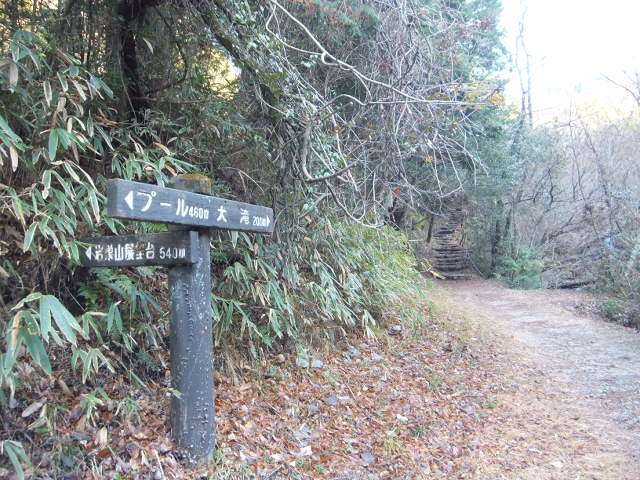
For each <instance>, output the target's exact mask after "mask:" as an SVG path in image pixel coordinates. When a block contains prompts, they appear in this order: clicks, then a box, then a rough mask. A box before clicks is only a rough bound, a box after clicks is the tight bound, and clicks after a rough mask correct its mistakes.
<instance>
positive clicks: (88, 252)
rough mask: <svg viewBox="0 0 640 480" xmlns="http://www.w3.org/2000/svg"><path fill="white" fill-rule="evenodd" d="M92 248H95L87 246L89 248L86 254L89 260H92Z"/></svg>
mask: <svg viewBox="0 0 640 480" xmlns="http://www.w3.org/2000/svg"><path fill="white" fill-rule="evenodd" d="M92 248H93V247H89V248H87V250H86V252H85V254H86V255H87V258H88V259H89V260H91V249H92Z"/></svg>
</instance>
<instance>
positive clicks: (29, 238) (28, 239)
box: [22, 222, 38, 252]
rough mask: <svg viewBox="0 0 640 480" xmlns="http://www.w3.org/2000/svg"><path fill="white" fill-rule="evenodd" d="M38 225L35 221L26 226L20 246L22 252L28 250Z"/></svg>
mask: <svg viewBox="0 0 640 480" xmlns="http://www.w3.org/2000/svg"><path fill="white" fill-rule="evenodd" d="M37 226H38V224H37V223H35V222H34V223H32V224H31V226H30V227H29V228H28V230H27V233H25V235H24V245H23V246H22V250H23V251H24V252H26V251H28V250H29V247H31V243H32V242H33V236H34V234H35V233H36V227H37Z"/></svg>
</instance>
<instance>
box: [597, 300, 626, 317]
mask: <svg viewBox="0 0 640 480" xmlns="http://www.w3.org/2000/svg"><path fill="white" fill-rule="evenodd" d="M602 311H603V312H604V314H605V315H606V316H607V317H608V318H611V319H614V318H615V317H616V316H617V315H619V314H621V313H622V312H624V307H623V306H622V305H621V304H620V302H618V301H616V300H611V299H610V300H607V301H606V302H604V303H603V304H602Z"/></svg>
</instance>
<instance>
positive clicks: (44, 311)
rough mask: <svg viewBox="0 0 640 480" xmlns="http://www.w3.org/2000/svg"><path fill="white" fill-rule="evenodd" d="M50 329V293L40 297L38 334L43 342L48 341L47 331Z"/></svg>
mask: <svg viewBox="0 0 640 480" xmlns="http://www.w3.org/2000/svg"><path fill="white" fill-rule="evenodd" d="M50 331H51V305H50V295H45V296H43V297H41V298H40V335H42V338H43V339H44V341H45V342H48V341H49V332H50Z"/></svg>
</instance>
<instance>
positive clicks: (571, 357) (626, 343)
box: [439, 279, 640, 479]
mask: <svg viewBox="0 0 640 480" xmlns="http://www.w3.org/2000/svg"><path fill="white" fill-rule="evenodd" d="M439 289H440V290H441V291H443V292H445V298H446V300H448V304H449V305H450V308H451V310H452V311H455V312H458V313H463V314H464V315H465V316H467V318H469V319H472V321H474V322H475V321H477V320H480V322H482V326H483V330H484V331H486V332H489V334H491V335H496V336H498V337H501V338H503V339H506V341H505V342H504V345H503V348H505V350H506V353H507V356H508V361H510V362H512V366H513V369H512V370H513V371H512V374H515V375H516V378H517V382H515V383H514V384H515V385H517V388H516V389H515V390H516V392H515V393H514V394H513V395H512V396H511V398H510V399H507V398H504V399H503V401H506V402H511V403H513V405H515V406H514V408H513V411H512V412H511V413H513V414H515V416H516V417H517V418H520V420H521V421H522V422H523V423H522V424H521V425H520V426H519V430H520V432H518V425H516V424H517V423H518V422H517V421H516V422H514V425H512V431H511V434H512V435H514V436H518V435H520V439H521V441H524V442H525V443H529V444H530V445H540V444H542V445H543V447H540V446H529V447H528V448H526V450H523V458H524V457H528V458H531V457H535V456H536V455H537V454H539V453H540V454H541V453H542V451H545V449H546V450H549V451H550V455H549V458H548V460H552V459H553V456H554V455H555V456H559V455H560V456H562V457H564V459H563V460H558V461H556V462H551V464H552V465H556V466H557V467H558V471H557V472H556V473H555V475H550V476H549V475H548V470H547V473H546V474H544V475H541V473H540V471H537V470H535V469H533V470H531V471H529V473H528V474H527V472H526V468H523V469H522V470H521V471H520V473H519V474H517V476H515V477H508V476H507V477H505V478H594V479H596V478H598V479H601V478H611V479H615V478H629V479H640V334H639V333H638V332H636V331H634V330H631V329H628V328H624V327H621V326H618V325H614V324H610V323H607V322H604V321H603V320H600V319H597V318H591V316H589V315H588V314H585V313H580V312H579V310H578V308H577V307H578V306H579V305H582V304H584V303H585V302H588V301H589V297H587V296H586V295H585V294H582V293H580V292H574V291H548V290H540V291H517V290H509V289H506V288H504V287H502V286H500V285H499V284H498V283H497V282H490V281H484V280H477V279H475V280H468V281H458V282H440V283H439ZM518 377H519V378H518ZM545 412H546V413H545ZM536 415H539V416H538V417H536ZM534 417H535V418H534ZM543 417H544V419H546V420H548V421H545V420H544V419H543V421H540V418H543ZM527 418H528V419H529V421H527ZM523 431H525V432H526V434H525V433H523ZM558 432H563V434H564V435H560V437H561V438H555V440H558V441H559V444H558V445H554V446H550V445H548V443H549V442H552V439H553V437H558ZM495 434H496V435H498V436H504V435H508V432H507V431H506V430H505V429H503V430H500V431H496V432H495ZM545 435H548V438H547V439H546V440H545V439H544V438H540V437H544V436H545ZM575 438H581V439H582V440H584V441H581V442H579V445H578V443H576V444H573V443H571V441H570V440H571V439H575ZM503 463H504V462H503ZM567 464H569V465H571V467H572V468H573V472H572V473H569V472H567ZM494 467H495V465H494ZM504 470H505V469H504V464H503V465H502V468H501V469H499V470H496V471H495V472H497V471H500V472H504ZM516 470H518V469H517V468H516ZM495 472H494V473H495ZM536 472H537V473H536ZM562 472H565V473H564V474H562ZM488 478H489V477H488Z"/></svg>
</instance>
